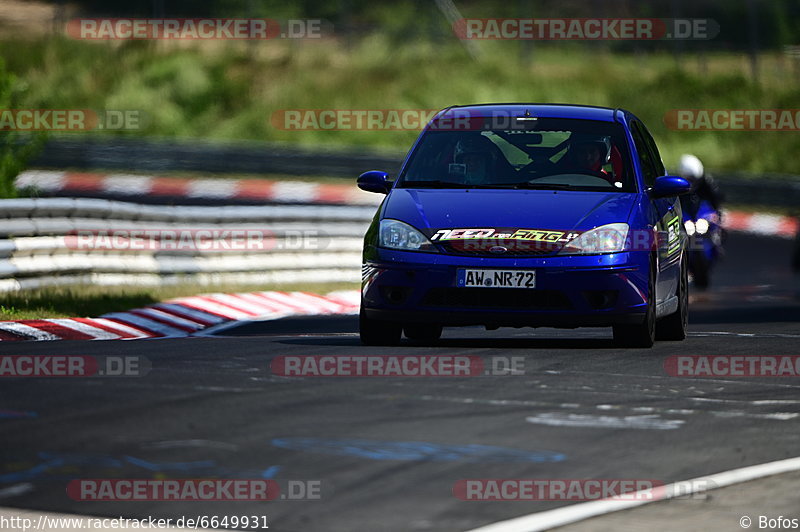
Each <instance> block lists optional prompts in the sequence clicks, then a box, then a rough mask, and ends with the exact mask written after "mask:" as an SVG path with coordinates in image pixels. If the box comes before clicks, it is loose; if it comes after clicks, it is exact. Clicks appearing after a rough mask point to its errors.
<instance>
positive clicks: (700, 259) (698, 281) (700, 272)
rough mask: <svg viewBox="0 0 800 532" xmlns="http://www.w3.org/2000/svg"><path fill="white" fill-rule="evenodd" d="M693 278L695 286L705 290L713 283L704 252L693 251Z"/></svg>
mask: <svg viewBox="0 0 800 532" xmlns="http://www.w3.org/2000/svg"><path fill="white" fill-rule="evenodd" d="M691 261H692V278H693V279H694V285H695V286H696V287H697V288H699V289H701V290H705V289H706V288H708V285H709V283H710V282H711V272H710V267H709V264H708V259H706V256H705V254H704V253H703V252H702V251H692V255H691Z"/></svg>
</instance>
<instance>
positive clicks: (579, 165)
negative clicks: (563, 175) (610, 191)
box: [563, 140, 611, 180]
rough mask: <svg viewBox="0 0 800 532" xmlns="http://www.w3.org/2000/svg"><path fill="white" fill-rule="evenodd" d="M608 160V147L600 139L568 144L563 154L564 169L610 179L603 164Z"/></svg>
mask: <svg viewBox="0 0 800 532" xmlns="http://www.w3.org/2000/svg"><path fill="white" fill-rule="evenodd" d="M607 160H608V147H607V146H606V143H605V142H602V141H599V140H598V141H579V142H575V143H573V144H571V145H570V147H569V151H568V152H567V154H566V155H565V156H564V162H565V165H564V168H563V170H564V171H568V172H574V173H579V174H592V175H596V176H598V177H603V178H605V179H609V180H610V179H611V177H610V176H609V174H608V172H606V171H605V170H603V165H604V164H605V163H606V162H607Z"/></svg>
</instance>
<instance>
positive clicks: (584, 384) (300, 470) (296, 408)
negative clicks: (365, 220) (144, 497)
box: [0, 235, 800, 531]
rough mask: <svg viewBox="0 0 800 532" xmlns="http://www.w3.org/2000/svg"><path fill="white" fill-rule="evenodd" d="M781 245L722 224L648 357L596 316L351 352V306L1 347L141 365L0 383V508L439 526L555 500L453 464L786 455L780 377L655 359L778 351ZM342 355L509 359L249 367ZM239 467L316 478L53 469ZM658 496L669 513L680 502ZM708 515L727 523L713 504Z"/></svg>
mask: <svg viewBox="0 0 800 532" xmlns="http://www.w3.org/2000/svg"><path fill="white" fill-rule="evenodd" d="M790 251H791V242H790V241H788V240H781V239H773V238H762V237H756V236H745V235H733V236H731V238H730V240H729V243H728V255H727V257H726V260H725V261H724V262H723V263H722V264H721V265H720V267H719V269H718V271H717V272H715V276H714V277H713V278H712V282H713V286H712V288H711V289H710V290H709V291H708V292H706V293H702V294H700V293H694V294H693V295H692V306H691V314H690V337H689V338H688V339H687V340H685V341H684V342H677V343H675V342H658V343H657V344H656V346H655V347H654V348H653V349H650V350H643V349H627V350H625V349H618V348H615V347H614V346H613V345H612V343H611V339H610V338H611V337H610V331H607V330H604V329H581V330H575V331H569V330H555V329H538V330H534V329H500V330H497V331H492V332H486V331H483V330H481V329H478V328H465V329H448V330H446V332H445V336H444V338H443V340H442V341H441V342H440V343H439V344H438V345H437V346H434V347H420V346H413V345H409V344H404V345H401V346H399V347H395V348H389V347H379V348H376V347H362V346H361V345H359V342H358V338H357V336H356V334H355V333H356V329H357V320H356V318H355V317H352V316H348V317H337V318H305V319H292V320H281V321H273V322H259V323H251V324H245V325H243V326H242V327H240V328H237V329H233V330H229V331H226V333H225V334H226V337H222V338H185V339H173V340H143V341H98V342H74V341H62V342H13V343H11V342H10V343H4V344H2V345H0V352H2V353H3V354H43V355H45V354H46V355H52V354H73V355H94V356H97V357H101V358H102V357H104V356H108V355H114V356H117V355H140V356H145V357H147V358H148V359H149V360H150V362H151V363H152V370H151V371H150V372H149V373H148V374H147V375H146V376H143V377H139V378H134V377H128V378H101V377H93V378H50V379H43V378H38V379H24V378H15V379H5V380H4V381H3V382H2V383H1V384H0V412H1V413H2V417H0V426H2V443H0V449H2V453H1V455H2V462H3V463H2V465H0V506H11V507H18V508H26V509H32V510H48V511H57V512H69V513H79V514H87V515H100V516H110V517H117V516H120V515H122V516H136V517H147V516H149V515H150V516H157V517H162V518H173V519H174V518H178V517H180V516H193V517H194V516H198V515H218V516H224V515H228V516H234V515H237V516H242V515H267V516H268V517H267V519H268V523H269V526H270V530H278V531H301V530H302V531H356V530H391V531H413V530H437V531H438V530H444V531H451V530H452V531H455V530H468V529H470V528H474V527H477V526H480V525H484V524H488V523H491V522H495V521H499V520H503V519H508V518H511V517H515V516H520V515H524V514H529V513H533V512H538V511H542V510H547V509H551V508H555V507H559V506H564V505H567V504H573V503H572V502H568V501H545V502H519V501H515V502H509V501H504V502H468V501H461V500H459V499H457V498H455V497H454V496H453V494H452V488H453V485H454V483H455V482H456V481H458V480H459V479H482V478H483V479H486V478H538V479H575V478H623V479H655V480H658V481H661V482H664V483H667V482H673V481H678V480H683V479H689V478H694V477H698V476H701V475H705V474H711V473H716V472H720V471H724V470H729V469H733V468H738V467H743V466H747V465H753V464H759V463H763V462H769V461H773V460H779V459H783V458H788V457H793V456H798V455H800V447H798V434H800V416H798V415H797V414H798V413H800V397H799V396H798V392H799V391H800V382H798V379H797V378H791V377H790V378H764V377H760V378H751V377H740V378H727V379H720V378H714V379H709V378H677V377H671V376H669V375H668V374H667V373H666V372H665V369H664V361H665V359H666V357H668V356H670V355H676V354H691V355H721V354H727V355H754V354H759V355H798V354H800V349H799V348H798V347H799V346H800V295H799V294H798V287H800V284H799V283H798V279H797V278H796V277H795V276H794V275H793V274H792V273H791V271H790V269H789V256H790ZM353 354H359V355H422V354H425V355H433V354H447V355H476V356H480V357H482V358H483V359H484V360H488V358H489V357H492V356H500V357H523V359H524V374H523V375H510V374H507V375H499V376H479V377H473V378H345V379H337V378H302V379H301V378H286V377H279V376H275V375H272V374H271V371H270V362H271V360H272V359H273V358H274V357H275V356H277V355H353ZM529 418H533V419H534V420H536V422H531V421H530V420H529ZM576 424H577V425H589V426H570V425H576ZM402 442H414V443H402ZM477 446H489V447H477ZM255 476H261V477H271V478H274V479H276V480H277V481H278V482H279V484H281V486H282V487H285V486H286V482H288V480H319V481H320V482H321V490H320V498H319V499H318V500H301V501H296V500H276V501H270V502H245V501H234V502H142V501H137V502H129V501H121V502H92V501H74V500H72V499H70V498H69V497H67V495H66V492H65V487H66V485H67V482H68V481H69V480H70V479H73V478H179V477H192V478H199V477H204V478H207V477H220V478H253V477H255ZM670 508H674V510H673V511H675V512H676V514H677V513H680V512H681V510H680V508H681V503H680V501H676V503H675V504H673V505H671V506H670ZM794 517H798V516H794ZM736 519H738V516H736ZM703 528H704V529H713V528H708V527H706V526H704V527H703ZM653 529H654V530H656V529H658V527H654V528H653ZM718 529H719V530H736V529H739V527H738V524H737V521H736V520H735V519H734V516H731V521H730V522H729V523H720V527H719V528H718Z"/></svg>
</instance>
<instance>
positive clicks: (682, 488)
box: [468, 457, 800, 532]
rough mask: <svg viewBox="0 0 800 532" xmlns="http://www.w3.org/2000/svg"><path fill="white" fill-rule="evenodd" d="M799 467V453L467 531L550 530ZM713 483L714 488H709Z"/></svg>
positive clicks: (520, 531) (787, 471) (536, 531)
mask: <svg viewBox="0 0 800 532" xmlns="http://www.w3.org/2000/svg"><path fill="white" fill-rule="evenodd" d="M793 471H800V457H795V458H787V459H786V460H778V461H776V462H767V463H765V464H759V465H754V466H749V467H742V468H740V469H732V470H730V471H722V472H720V473H715V474H713V475H708V476H705V477H698V478H694V479H691V480H686V481H681V482H675V483H673V484H668V485H667V486H665V487H664V488H665V489H664V493H665V495H664V497H662V498H660V499H658V498H657V499H651V500H645V498H644V496H643V495H642V496H639V497H637V496H633V499H634V500H625V501H621V500H607V501H591V502H584V503H580V504H572V505H569V506H565V507H562V508H556V509H555V510H548V511H545V512H539V513H535V514H529V515H524V516H522V517H516V518H514V519H508V520H506V521H499V522H497V523H492V524H489V525H486V526H482V527H480V528H474V529H472V530H469V531H468V532H539V531H542V530H549V529H551V528H556V527H560V526H564V525H568V524H570V523H576V522H578V521H583V520H585V519H589V518H591V517H596V516H599V515H604V514H608V513H612V512H617V511H620V510H627V509H628V508H635V507H637V506H643V505H645V504H649V503H652V502H657V501H659V500H665V499H671V498H673V497H675V496H677V495H678V494H680V495H691V494H693V493H703V492H705V491H709V488H711V489H719V488H724V487H726V486H731V485H733V484H740V483H742V482H748V481H751V480H756V479H760V478H764V477H769V476H773V475H779V474H781V473H790V472H793ZM712 487H713V488H712Z"/></svg>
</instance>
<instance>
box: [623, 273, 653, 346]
mask: <svg viewBox="0 0 800 532" xmlns="http://www.w3.org/2000/svg"><path fill="white" fill-rule="evenodd" d="M655 340H656V270H655V264H652V262H651V264H650V278H649V282H648V283H647V311H646V312H645V316H644V321H643V322H642V323H640V324H636V325H614V343H615V344H616V345H618V346H620V347H653V344H654V343H655Z"/></svg>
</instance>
